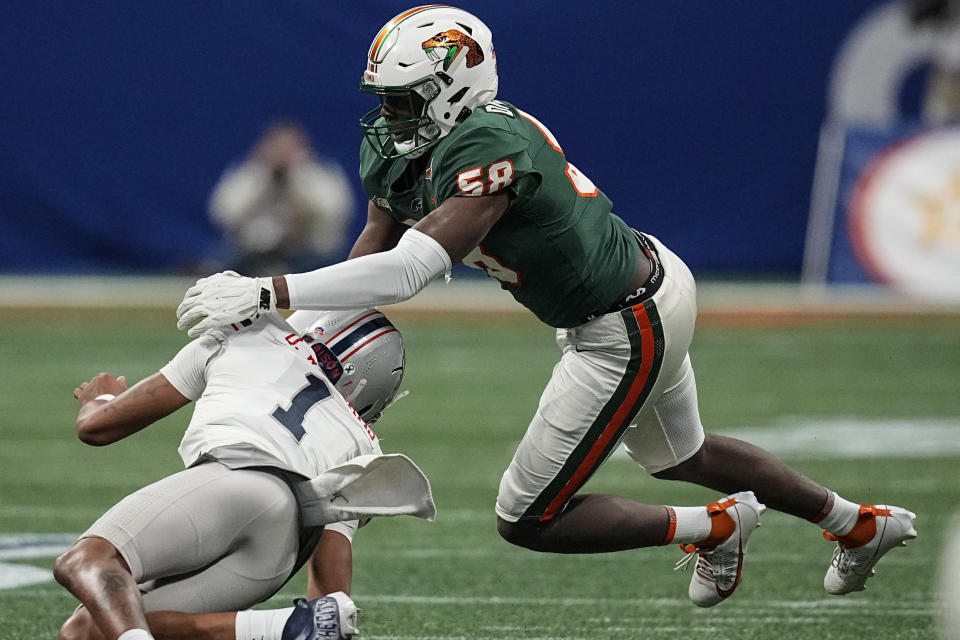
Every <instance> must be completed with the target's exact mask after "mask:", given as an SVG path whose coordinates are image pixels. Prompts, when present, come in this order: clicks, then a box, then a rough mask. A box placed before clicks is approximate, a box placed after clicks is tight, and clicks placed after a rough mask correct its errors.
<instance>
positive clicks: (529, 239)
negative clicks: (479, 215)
mask: <svg viewBox="0 0 960 640" xmlns="http://www.w3.org/2000/svg"><path fill="white" fill-rule="evenodd" d="M360 176H361V179H362V181H363V188H364V191H365V192H366V194H367V196H368V197H369V198H370V200H371V201H372V202H373V203H374V205H375V206H377V207H378V208H380V209H381V210H383V211H384V212H386V213H387V214H389V215H390V216H391V217H393V218H394V219H395V220H397V221H398V222H401V223H404V224H407V225H413V224H416V222H417V221H419V220H420V219H422V218H423V217H424V216H426V215H427V214H429V213H430V212H431V211H433V210H434V209H436V208H437V207H439V206H440V205H441V204H442V203H443V202H444V201H445V200H447V198H451V197H454V196H461V197H471V196H482V195H487V194H492V193H497V192H499V191H505V192H507V193H509V194H510V196H511V201H510V206H509V209H508V210H507V211H506V213H504V214H503V217H502V218H501V219H500V220H499V221H497V223H496V224H495V225H493V228H492V229H491V230H490V232H489V233H488V234H487V235H486V237H485V238H484V239H483V242H481V243H480V245H479V246H478V247H477V248H476V249H474V250H473V251H472V252H471V253H470V254H468V255H467V256H466V257H464V258H463V263H464V264H466V265H467V266H471V267H475V268H479V269H484V270H485V271H486V272H487V274H488V275H490V276H492V277H494V278H496V279H497V280H499V281H500V285H501V287H503V288H504V289H506V290H507V291H509V292H510V293H511V294H513V297H514V298H516V300H517V301H518V302H520V303H521V304H522V305H524V306H525V307H527V308H528V309H530V310H531V311H532V312H533V313H534V314H536V316H537V317H538V318H540V320H542V321H543V322H545V323H546V324H548V325H550V326H553V327H573V326H576V325H578V324H581V323H582V322H583V321H584V320H585V319H587V318H588V317H589V316H591V315H594V314H597V313H602V312H603V311H605V310H606V309H608V308H609V307H610V306H612V305H613V303H614V301H615V300H616V299H617V297H618V296H620V294H622V293H623V292H624V290H625V289H626V288H627V286H628V284H629V283H630V280H631V278H632V277H633V274H634V272H635V271H636V266H637V261H638V260H639V258H640V250H639V248H638V246H637V241H636V238H635V237H634V235H633V232H632V231H631V230H630V228H629V227H628V226H627V225H626V224H625V223H624V222H623V220H621V219H620V218H618V217H617V216H615V215H614V214H613V213H611V208H612V203H611V202H610V200H609V199H608V198H607V197H606V196H605V195H604V194H603V192H601V191H600V190H598V189H597V187H596V186H594V184H593V183H592V182H590V180H589V179H588V178H587V177H586V176H584V175H583V174H582V173H580V172H579V171H578V170H577V168H576V167H574V166H573V165H572V164H570V163H569V162H567V159H566V157H565V156H564V154H563V151H562V150H561V148H560V145H559V144H558V143H557V141H556V139H555V138H554V137H553V134H551V133H550V132H549V131H548V130H547V129H546V127H544V126H543V125H542V124H541V123H540V122H539V121H537V120H536V119H535V118H533V117H532V116H530V115H529V114H527V113H524V112H523V111H521V110H519V109H517V108H516V107H514V106H512V105H510V104H507V103H506V102H501V101H499V100H495V101H493V102H491V103H490V104H487V105H485V106H483V107H478V108H477V109H475V110H474V111H473V113H472V114H471V115H470V116H469V117H468V118H467V119H466V120H464V122H462V123H461V124H459V125H458V126H457V127H456V128H454V129H453V131H451V132H450V133H449V134H448V135H447V136H446V137H445V138H443V139H442V140H440V142H438V143H437V145H436V146H435V147H434V148H433V149H432V152H431V153H430V156H429V158H428V159H427V160H426V161H423V160H409V159H405V158H400V159H394V160H384V159H382V158H381V157H380V156H379V155H378V154H377V153H376V152H375V151H374V150H373V149H372V148H371V147H370V145H368V144H367V143H366V142H364V144H363V145H362V147H361V151H360Z"/></svg>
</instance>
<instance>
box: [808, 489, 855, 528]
mask: <svg viewBox="0 0 960 640" xmlns="http://www.w3.org/2000/svg"><path fill="white" fill-rule="evenodd" d="M820 513H821V516H819V519H814V520H813V522H816V523H817V524H819V525H820V526H821V527H823V528H824V529H825V530H826V532H827V533H831V534H833V535H835V536H843V535H846V534H848V533H850V530H851V529H853V526H854V525H855V524H857V518H859V517H860V505H859V504H856V503H853V502H850V501H849V500H844V499H843V498H841V497H840V496H838V495H837V494H836V493H835V492H833V491H831V492H830V493H829V495H828V496H827V503H826V504H825V505H824V507H823V511H821V512H820Z"/></svg>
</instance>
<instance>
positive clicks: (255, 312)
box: [177, 271, 277, 338]
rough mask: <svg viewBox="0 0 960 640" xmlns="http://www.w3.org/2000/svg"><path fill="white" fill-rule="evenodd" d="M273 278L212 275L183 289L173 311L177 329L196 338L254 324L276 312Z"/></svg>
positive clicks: (226, 274)
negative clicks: (263, 315)
mask: <svg viewBox="0 0 960 640" xmlns="http://www.w3.org/2000/svg"><path fill="white" fill-rule="evenodd" d="M276 306H277V296H276V293H275V292H274V290H273V278H247V277H245V276H241V275H240V274H239V273H236V272H234V271H223V272H221V273H215V274H213V275H212V276H209V277H207V278H201V279H200V280H197V283H196V284H195V285H193V286H192V287H190V288H189V289H187V292H186V294H184V296H183V302H181V303H180V306H179V307H177V328H178V329H181V330H183V329H188V331H187V335H189V336H190V337H191V338H196V337H197V336H199V335H200V334H202V333H203V332H205V331H207V330H209V329H216V328H217V327H223V326H226V325H228V324H239V323H241V322H243V321H245V320H255V319H256V318H259V317H260V313H261V312H267V311H272V310H274V309H276Z"/></svg>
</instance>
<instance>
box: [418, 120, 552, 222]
mask: <svg viewBox="0 0 960 640" xmlns="http://www.w3.org/2000/svg"><path fill="white" fill-rule="evenodd" d="M452 142H453V144H451V145H450V147H448V148H447V149H445V150H444V152H443V154H442V156H441V157H440V158H437V159H436V160H435V162H434V165H433V167H432V170H431V176H430V180H431V182H432V188H433V190H434V192H435V193H436V196H435V197H436V203H437V204H440V203H442V202H443V201H444V200H446V199H447V198H452V197H454V196H485V195H490V194H494V193H498V192H502V191H508V192H510V193H512V195H514V196H517V195H519V194H520V193H521V192H522V190H524V189H530V188H535V187H536V185H537V184H539V176H538V174H537V173H536V172H535V170H534V167H533V162H532V160H531V158H530V154H529V153H528V152H527V149H528V147H529V141H527V140H526V139H525V138H524V137H523V136H521V135H518V134H517V133H516V132H514V131H511V130H509V129H503V128H499V127H493V126H491V127H481V128H473V129H471V130H469V131H467V132H465V133H463V134H462V135H460V136H458V138H457V139H456V140H455V141H452Z"/></svg>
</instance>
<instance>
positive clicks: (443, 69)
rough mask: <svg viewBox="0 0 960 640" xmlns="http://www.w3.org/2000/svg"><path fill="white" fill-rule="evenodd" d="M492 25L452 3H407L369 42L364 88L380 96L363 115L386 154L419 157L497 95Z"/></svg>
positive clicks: (378, 148) (376, 147) (367, 132)
mask: <svg viewBox="0 0 960 640" xmlns="http://www.w3.org/2000/svg"><path fill="white" fill-rule="evenodd" d="M497 83H498V80H497V60H496V56H495V55H494V53H493V37H492V36H491V34H490V29H488V28H487V26H486V25H485V24H483V23H482V22H481V21H480V20H479V18H477V17H476V16H474V15H472V14H469V13H467V12H466V11H463V10H462V9H457V8H455V7H449V6H446V5H439V4H433V5H427V6H423V7H414V8H413V9H410V10H408V11H404V12H403V13H401V14H400V15H398V16H396V17H395V18H393V19H392V20H391V21H390V22H388V23H387V24H385V25H384V26H383V28H382V29H381V30H380V32H379V33H378V34H377V36H376V37H375V38H374V39H373V43H372V44H371V45H370V51H369V52H368V54H367V69H366V71H364V73H363V80H362V81H361V82H360V90H361V91H363V92H364V93H370V94H373V95H375V96H377V97H378V98H379V99H380V105H379V106H377V107H376V108H374V109H371V110H370V111H369V112H368V113H367V114H366V115H364V116H363V118H361V120H360V126H361V128H363V132H364V136H365V137H366V139H367V142H369V143H370V145H371V146H372V147H373V149H374V150H375V151H376V152H377V153H378V154H380V156H381V157H383V158H399V157H401V156H407V157H411V158H416V157H417V156H419V155H422V154H423V153H424V152H426V150H427V149H428V148H429V147H430V146H431V145H433V144H435V143H436V142H437V141H438V140H440V139H441V138H442V137H443V136H445V135H447V134H448V133H450V130H451V129H453V128H454V127H455V126H457V125H458V124H459V123H460V122H462V121H463V120H464V119H465V118H466V117H467V116H469V115H470V113H471V112H472V111H473V110H474V109H475V108H476V107H478V106H481V105H484V104H487V103H488V102H490V101H491V100H493V99H494V98H496V97H497Z"/></svg>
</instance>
